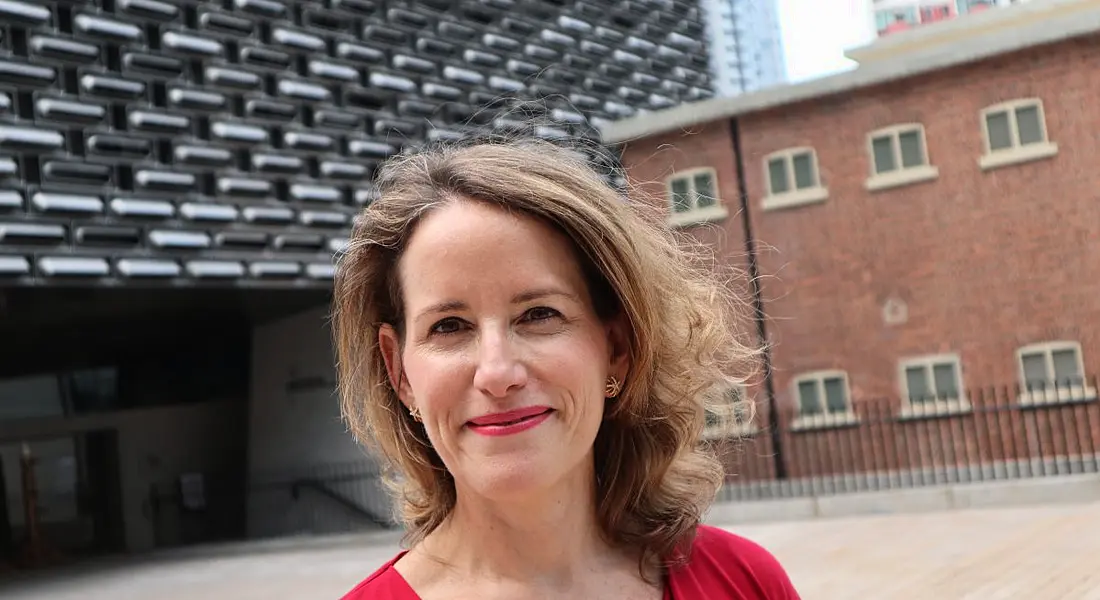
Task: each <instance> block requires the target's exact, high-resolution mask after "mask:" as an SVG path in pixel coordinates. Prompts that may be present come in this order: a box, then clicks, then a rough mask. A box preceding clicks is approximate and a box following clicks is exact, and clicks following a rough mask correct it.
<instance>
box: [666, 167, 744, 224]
mask: <svg viewBox="0 0 1100 600" xmlns="http://www.w3.org/2000/svg"><path fill="white" fill-rule="evenodd" d="M665 189H666V190H667V193H668V203H669V222H670V223H671V224H672V225H689V224H692V223H703V222H707V221H715V220H718V219H724V218H726V216H728V214H729V213H728V211H727V210H726V207H725V206H723V205H722V201H721V199H720V198H719V195H718V173H717V172H716V171H715V170H714V169H713V168H710V167H701V168H698V169H691V170H687V171H679V172H676V173H673V174H672V175H671V176H669V177H668V179H666V180H665Z"/></svg>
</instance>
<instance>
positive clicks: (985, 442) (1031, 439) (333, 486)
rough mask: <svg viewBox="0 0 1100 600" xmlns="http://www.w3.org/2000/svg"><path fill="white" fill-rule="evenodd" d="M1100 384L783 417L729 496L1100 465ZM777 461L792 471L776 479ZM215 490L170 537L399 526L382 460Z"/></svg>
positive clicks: (834, 490) (174, 498)
mask: <svg viewBox="0 0 1100 600" xmlns="http://www.w3.org/2000/svg"><path fill="white" fill-rule="evenodd" d="M1098 387H1100V386H1097V385H1096V382H1095V381H1092V382H1091V383H1088V384H1086V383H1081V384H1078V385H1072V386H1065V387H1062V388H1058V389H1053V390H1052V389H1047V390H1034V389H1033V390H1021V389H1020V388H1015V387H1003V388H986V389H975V390H972V391H971V392H970V393H969V394H967V395H965V396H964V398H965V400H964V401H963V402H961V403H959V402H954V403H952V402H948V403H944V402H942V401H941V402H935V401H933V402H928V403H902V402H900V401H899V400H897V399H875V400H860V399H857V400H856V401H855V402H854V403H853V406H852V409H851V411H850V412H844V413H838V414H833V415H820V416H819V418H818V421H817V422H812V420H811V422H809V423H807V422H806V420H805V419H803V420H802V421H801V422H800V421H798V420H795V419H792V418H790V417H791V415H783V418H781V419H779V421H780V427H779V430H778V432H777V435H774V436H773V435H772V432H771V431H766V430H757V431H756V432H755V433H753V434H751V435H747V436H743V437H740V438H735V439H727V440H722V441H719V442H718V447H719V448H720V450H721V451H722V453H723V459H724V461H725V463H726V464H727V466H728V472H729V475H728V477H727V480H726V483H725V485H724V486H723V488H722V490H721V491H720V493H719V497H718V499H717V500H718V502H748V501H755V500H767V499H778V498H796V497H807V496H822V495H834V494H844V493H852V492H870V491H878V490H890V489H904V488H917V487H925V486H933V485H946V484H966V483H972V482H983V481H1006V480H1015V479H1022V478H1034V477H1049V476H1058V475H1070V474H1081V473H1100V402H1098V401H1097V393H1096V390H1097V389H1098ZM757 422H760V423H764V422H767V415H766V414H759V415H757ZM776 438H778V440H779V442H780V444H779V448H781V450H782V452H781V453H779V454H778V456H777V453H776V451H775V448H776V446H775V445H774V443H773V442H774V441H775V439H776ZM777 459H778V460H780V461H782V465H783V467H784V470H785V471H786V474H787V477H786V478H783V479H779V478H777V477H776V462H777ZM237 481H240V480H239V479H238V480H237ZM211 483H213V482H211ZM206 492H207V494H206V500H205V503H204V504H203V505H202V506H201V507H197V508H192V509H190V510H189V509H188V508H187V506H186V497H185V495H182V494H181V493H180V491H179V490H171V491H170V493H163V492H162V493H161V494H160V495H159V496H154V497H153V498H152V499H153V500H154V501H153V502H152V504H151V507H152V508H153V511H152V515H151V516H152V517H154V521H155V522H156V523H157V525H158V527H157V529H158V545H178V544H186V543H196V542H203V541H215V540H217V539H231V538H235V537H239V536H243V537H248V538H264V537H279V536H287V535H302V534H325V533H339V532H347V531H357V530H358V531H361V530H380V529H385V528H391V527H395V526H396V525H395V524H394V522H393V516H392V505H391V502H390V500H389V498H388V496H387V494H386V491H385V489H384V487H383V484H382V481H381V477H380V474H379V472H378V469H377V466H375V465H374V464H372V463H370V462H369V461H366V460H363V461H355V462H348V463H338V464H328V465H319V466H315V467H311V468H308V469H301V470H295V471H284V472H278V473H266V474H259V475H257V474H254V475H253V478H252V480H251V481H250V482H249V483H248V484H247V485H242V486H240V487H239V488H237V489H230V488H225V487H220V488H219V487H216V486H214V485H210V486H209V487H207V489H206ZM241 519H244V520H246V521H247V523H246V524H242V523H241V522H240V520H241Z"/></svg>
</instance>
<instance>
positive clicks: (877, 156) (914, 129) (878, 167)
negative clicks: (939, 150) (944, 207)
mask: <svg viewBox="0 0 1100 600" xmlns="http://www.w3.org/2000/svg"><path fill="white" fill-rule="evenodd" d="M867 151H868V153H869V154H870V159H871V174H870V176H869V177H868V178H867V182H866V184H865V187H866V188H867V189H868V190H871V191H874V190H882V189H887V188H892V187H898V186H902V185H908V184H911V183H917V182H920V181H928V180H930V179H935V178H936V177H939V174H940V171H939V169H938V168H936V167H933V166H932V165H931V164H929V160H928V146H927V144H926V143H925V136H924V126H923V125H921V124H920V123H905V124H900V125H893V126H891V127H885V128H883V129H878V130H875V131H872V132H871V133H869V134H867Z"/></svg>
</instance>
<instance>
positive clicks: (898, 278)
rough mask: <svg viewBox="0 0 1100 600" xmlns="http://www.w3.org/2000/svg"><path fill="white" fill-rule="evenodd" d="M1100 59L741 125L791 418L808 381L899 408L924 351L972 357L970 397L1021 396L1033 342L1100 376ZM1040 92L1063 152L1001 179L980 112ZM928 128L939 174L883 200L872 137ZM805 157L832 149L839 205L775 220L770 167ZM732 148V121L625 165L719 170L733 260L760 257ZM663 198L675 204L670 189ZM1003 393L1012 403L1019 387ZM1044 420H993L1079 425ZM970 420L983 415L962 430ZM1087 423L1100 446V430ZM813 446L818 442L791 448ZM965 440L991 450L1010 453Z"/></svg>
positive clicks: (781, 389)
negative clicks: (902, 366)
mask: <svg viewBox="0 0 1100 600" xmlns="http://www.w3.org/2000/svg"><path fill="white" fill-rule="evenodd" d="M1098 64H1100V46H1098V45H1097V40H1095V39H1088V40H1078V41H1073V42H1064V43H1060V44H1057V45H1051V46H1047V47H1042V48H1037V49H1034V50H1031V51H1027V52H1021V53H1016V54H1012V55H1005V56H1001V57H998V58H997V59H995V60H990V61H985V62H982V63H978V64H974V65H969V66H965V67H962V68H955V69H951V70H946V71H941V72H938V73H933V74H930V75H926V76H921V77H916V78H909V79H906V80H903V81H898V82H894V83H890V84H887V85H881V86H878V87H874V88H869V89H862V90H853V91H851V92H848V93H846V94H843V95H840V96H834V97H828V98H819V99H815V100H813V101H810V102H803V103H799V104H794V105H786V106H781V107H778V108H774V109H771V110H768V111H765V112H757V113H752V114H747V115H741V116H739V117H738V120H739V123H740V126H741V129H742V149H743V160H744V164H745V169H746V182H745V183H746V188H747V191H748V196H749V213H750V216H751V222H752V226H753V230H754V231H753V233H754V235H755V236H756V237H757V239H758V240H759V246H760V248H761V250H760V254H759V256H760V264H761V275H762V289H763V292H762V293H763V298H764V301H765V311H766V313H767V315H768V318H769V321H768V323H767V326H768V332H769V336H770V338H771V342H772V344H774V347H773V350H772V361H773V365H774V369H775V375H774V384H775V389H776V393H777V402H778V403H779V406H780V408H781V409H782V410H790V411H793V410H794V409H795V406H796V404H797V399H796V398H795V393H794V390H793V388H792V382H793V379H794V378H795V377H796V376H797V375H798V374H800V373H804V372H808V371H816V370H822V369H839V370H844V371H846V372H847V374H848V380H849V384H850V393H851V397H852V400H853V403H854V404H855V406H856V412H857V413H860V411H861V409H860V408H859V407H860V404H861V403H867V402H870V401H871V400H873V399H880V398H887V399H894V401H895V402H897V399H898V398H899V396H900V395H901V390H900V375H899V360H900V359H904V358H908V357H915V356H921V355H932V354H941V353H956V354H958V355H959V357H960V360H961V366H962V383H963V386H964V387H967V388H975V389H976V388H981V387H986V386H993V385H997V386H1005V385H1014V384H1015V383H1016V382H1017V380H1018V378H1019V374H1018V370H1019V367H1018V360H1017V357H1016V350H1017V348H1019V347H1020V346H1023V345H1026V344H1032V343H1040V342H1047V341H1055V340H1067V341H1075V342H1079V343H1080V344H1081V350H1082V356H1083V361H1084V367H1085V372H1086V374H1095V373H1097V372H1098V371H1100V369H1098V368H1097V366H1098V365H1100V328H1098V327H1097V325H1100V301H1098V300H1097V297H1098V295H1100V253H1097V252H1095V251H1092V249H1091V248H1090V245H1091V244H1100V185H1098V184H1100V170H1098V169H1097V167H1096V156H1097V155H1098V150H1100V136H1097V132H1096V130H1097V125H1098V124H1100V105H1097V104H1096V103H1095V102H1094V101H1093V100H1092V99H1094V98H1096V97H1097V96H1098V95H1100V75H1097V74H1096V73H1097V70H1096V66H1097V65H1098ZM1024 97H1038V98H1040V99H1041V100H1042V102H1043V105H1044V110H1045V123H1046V128H1047V133H1048V137H1049V139H1050V141H1051V142H1054V143H1056V144H1057V145H1058V148H1059V150H1058V153H1057V155H1056V156H1053V157H1051V158H1046V159H1042V160H1036V161H1032V162H1027V163H1022V164H1015V165H1011V166H1004V167H1000V168H996V169H990V170H983V169H982V168H980V166H979V162H978V161H979V158H980V157H981V155H982V153H983V137H982V119H981V117H980V111H981V110H982V109H983V108H984V107H986V106H989V105H992V104H996V103H1000V102H1005V101H1010V100H1014V99H1018V98H1024ZM911 122H912V123H921V124H922V125H923V126H924V128H925V142H926V146H927V149H928V155H929V160H930V163H931V165H933V166H935V167H937V168H938V169H939V175H938V177H937V178H936V179H933V180H931V181H927V182H923V183H916V184H911V185H907V186H903V187H897V188H892V189H886V190H881V191H868V190H867V189H866V188H865V180H866V179H867V177H868V175H869V174H870V169H871V166H870V157H869V153H868V150H867V147H868V141H867V134H868V133H869V132H871V131H873V130H875V129H878V128H881V127H886V126H890V125H894V124H899V123H911ZM795 146H810V147H813V148H814V149H815V150H816V153H817V159H818V168H819V171H820V174H821V180H822V185H823V186H825V187H826V188H828V191H829V196H828V199H827V200H825V201H824V202H822V203H818V204H811V205H806V206H800V207H795V208H788V209H782V210H764V209H763V208H762V200H763V198H764V197H765V196H766V193H767V192H766V180H765V177H766V174H765V166H764V157H765V156H767V155H768V154H770V153H772V152H775V151H778V150H782V149H784V148H790V147H795ZM731 148H732V144H731V142H730V139H729V124H728V122H725V121H723V122H714V123H710V124H706V125H700V126H697V127H695V128H693V131H692V132H691V133H690V134H674V135H664V136H658V137H654V138H651V139H646V140H639V141H636V142H632V143H630V144H628V145H627V146H626V150H625V152H624V154H623V162H624V164H625V165H626V166H627V167H628V169H629V173H630V175H631V177H632V178H633V179H634V180H635V181H649V180H654V179H659V178H658V177H657V175H658V174H661V173H666V172H668V171H671V170H673V169H682V168H685V167H687V166H700V165H709V166H713V167H714V168H716V169H717V170H718V173H719V178H720V179H721V180H722V198H723V200H724V201H725V202H726V203H727V205H729V206H730V208H731V217H730V218H728V219H726V220H725V221H724V222H721V223H719V225H720V227H721V229H722V231H723V233H725V235H726V238H727V240H726V244H725V245H724V246H723V249H725V248H728V247H729V245H730V241H731V240H733V239H735V238H736V239H737V240H738V242H739V245H738V246H737V250H738V252H740V253H741V254H740V255H741V258H742V259H743V257H744V249H743V248H744V246H743V244H740V242H741V240H743V231H742V229H743V228H742V223H741V220H740V218H734V216H733V215H732V212H733V210H734V209H735V208H737V209H739V206H735V204H733V203H731V202H730V201H731V199H733V198H736V197H737V196H736V192H735V191H734V192H733V193H730V191H729V190H730V188H733V187H735V163H734V156H733V154H732V150H731ZM645 189H647V190H652V191H654V192H655V194H656V195H657V197H659V198H662V199H663V198H664V196H663V190H662V189H660V187H659V186H649V187H646V188H645ZM706 235H709V234H699V237H700V238H701V239H707V238H705V236H706ZM888 302H889V303H891V304H894V305H903V306H904V307H905V309H906V311H905V312H907V318H906V319H904V320H903V322H895V323H893V324H888V323H887V322H886V320H885V319H884V307H885V306H886V305H887V303H888ZM972 395H976V392H975V393H974V394H972ZM1001 396H1002V395H1001V394H999V395H998V397H1001ZM1003 396H1004V397H1005V398H1006V400H1005V401H1006V402H1009V401H1010V400H1009V399H1008V398H1009V396H1012V397H1013V398H1014V397H1015V394H1014V393H1012V394H1004V395H1003ZM972 402H978V401H977V400H975V399H972ZM1044 410H1050V411H1051V415H1052V416H1046V417H1044V416H1038V417H1034V418H1033V419H1032V424H1030V425H1028V424H1027V423H1024V422H1023V421H1020V422H1019V423H1016V424H1015V425H1014V424H1012V423H1011V422H1009V423H1007V424H996V423H993V422H990V423H985V422H984V421H983V423H985V425H983V426H988V427H994V428H996V429H998V432H999V433H998V435H1004V436H1006V437H1013V436H1015V437H1019V436H1023V437H1022V438H1020V439H1021V440H1022V442H1021V443H1022V444H1025V445H1026V443H1027V439H1026V438H1027V436H1028V435H1031V437H1032V438H1035V436H1034V435H1033V434H1029V433H1028V430H1029V428H1030V430H1036V428H1038V429H1039V430H1043V429H1049V428H1050V427H1058V426H1061V425H1059V423H1063V422H1066V423H1073V419H1062V418H1061V417H1058V416H1056V415H1054V413H1056V412H1057V411H1055V410H1054V409H1044ZM966 418H972V419H973V417H959V418H956V420H959V421H960V422H961V420H962V419H966ZM1028 418H1031V416H1028ZM1084 427H1085V429H1086V430H1089V432H1090V436H1091V438H1092V439H1100V423H1096V422H1093V423H1087V422H1086V423H1085V425H1084ZM861 429H862V428H861ZM979 429H981V428H975V429H974V430H975V431H977V430H979ZM851 431H852V434H853V435H856V436H857V437H858V436H862V438H861V439H864V442H861V443H864V444H867V446H866V447H863V448H860V449H859V450H858V451H853V452H852V455H853V456H856V455H861V454H868V455H872V456H873V455H875V454H876V452H877V453H878V454H882V451H881V444H882V443H886V442H883V441H882V440H886V439H888V438H890V436H892V435H903V434H902V433H896V434H889V435H885V434H884V435H883V437H882V438H881V439H880V440H879V441H877V442H874V441H872V440H870V438H871V437H874V436H869V435H867V432H866V431H863V433H860V429H857V430H851ZM913 431H916V428H910V432H909V433H905V434H904V435H916V436H918V437H919V436H924V437H923V438H921V439H928V436H930V435H931V432H932V430H931V429H929V430H928V433H925V434H921V433H919V432H917V433H913ZM811 435H813V434H811ZM876 435H877V434H876ZM937 437H942V436H940V435H937ZM1051 439H1054V440H1056V439H1057V436H1054V438H1051ZM800 443H801V444H805V443H806V442H805V437H804V438H803V441H801V442H800V441H797V440H793V439H792V440H790V442H789V443H788V445H787V447H788V448H790V447H792V444H793V445H798V444H800ZM891 443H892V442H891ZM961 443H962V444H963V445H964V446H965V445H966V444H971V445H974V446H975V447H974V448H971V450H972V451H973V452H975V453H980V454H982V455H986V456H991V455H998V454H1005V452H996V451H992V450H991V451H989V452H985V451H981V449H980V448H978V447H977V446H978V445H980V444H977V442H975V441H973V440H971V441H969V442H967V441H964V442H961ZM1051 443H1054V442H1051ZM876 444H877V445H876ZM888 445H889V443H888ZM987 446H988V444H987ZM876 449H877V450H876ZM806 451H811V449H809V448H807V450H806ZM813 451H814V452H819V450H813ZM965 454H966V453H965V452H963V453H961V455H965ZM853 460H854V459H853ZM891 462H895V463H896V462H897V461H891Z"/></svg>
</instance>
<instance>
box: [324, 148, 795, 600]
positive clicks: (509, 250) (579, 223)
mask: <svg viewBox="0 0 1100 600" xmlns="http://www.w3.org/2000/svg"><path fill="white" fill-rule="evenodd" d="M378 185H379V191H380V195H379V198H378V199H377V200H376V201H375V202H373V203H372V204H371V205H370V206H369V207H368V208H366V209H365V210H364V212H363V214H362V215H361V216H360V218H359V220H358V222H357V224H356V227H355V229H354V231H353V234H352V239H351V242H350V244H349V246H348V249H347V252H346V254H345V255H344V257H343V258H342V260H341V264H340V265H339V269H338V272H337V279H336V294H335V303H334V311H335V312H334V324H335V331H336V337H337V351H338V363H339V374H340V392H341V401H342V408H343V412H344V416H345V418H346V420H347V421H348V423H349V426H350V427H351V429H352V431H353V432H354V434H355V435H356V437H357V438H358V440H359V441H360V442H362V443H364V444H366V445H368V446H370V447H372V448H374V449H375V450H376V451H377V452H378V453H379V454H380V455H381V456H382V457H383V459H384V461H385V462H386V463H387V465H388V466H389V467H390V470H391V471H392V472H393V474H394V475H395V477H394V478H393V481H392V485H393V489H394V491H395V497H396V499H397V501H398V505H399V509H400V513H401V514H400V516H401V518H402V520H403V522H404V524H405V526H406V528H407V530H408V535H407V542H408V545H409V549H408V550H407V551H403V552H401V553H400V554H399V555H398V556H397V557H395V558H394V559H393V560H392V561H390V562H389V563H387V564H385V565H382V566H381V568H379V569H378V570H377V571H376V572H375V573H373V574H372V575H370V576H369V577H368V578H367V579H366V580H364V581H363V583H362V584H360V585H359V586H358V587H357V588H356V589H355V590H353V591H352V592H350V593H349V594H348V596H347V599H349V600H350V599H366V598H370V599H394V600H414V599H418V598H419V599H424V600H431V599H435V598H468V597H474V596H476V597H480V598H509V599H513V598H571V599H572V598H630V599H647V598H653V599H659V598H677V599H681V598H797V594H796V593H795V591H794V589H793V588H792V586H791V584H790V581H789V579H788V578H787V576H786V574H785V573H784V572H783V570H782V568H781V567H780V566H779V565H778V564H777V563H776V561H775V559H774V558H773V557H772V556H771V555H770V554H768V553H767V552H766V551H764V550H763V549H762V548H760V547H759V546H756V545H755V544H753V543H752V542H749V541H747V540H744V539H742V538H740V537H737V536H735V535H733V534H730V533H727V532H725V531H722V530H719V529H713V528H710V527H706V526H703V525H701V524H700V522H701V518H702V515H703V514H704V512H705V511H706V510H707V508H708V506H709V504H710V502H711V501H712V499H713V498H714V496H715V492H716V490H717V488H718V486H719V485H720V484H721V481H722V478H723V471H722V467H721V465H720V463H719V462H718V460H717V459H716V457H715V456H714V455H713V453H712V452H711V450H710V449H709V448H708V447H707V446H706V445H704V444H701V442H700V438H701V434H702V431H703V427H704V425H705V422H706V417H705V414H706V413H705V408H706V407H707V405H708V404H709V403H711V402H721V401H722V398H723V397H724V394H725V393H726V392H727V390H728V389H730V386H731V385H733V384H735V383H738V382H739V381H738V379H737V378H736V377H733V376H732V373H734V372H736V371H737V370H738V369H739V368H742V367H743V366H744V363H745V361H747V360H749V359H750V358H751V357H752V355H753V352H752V351H751V349H749V348H747V347H745V346H744V345H742V344H740V343H739V342H738V341H737V340H738V336H737V335H736V333H737V332H736V328H735V327H736V323H735V321H734V319H733V318H732V315H733V314H735V311H733V310H731V309H732V307H733V306H734V303H733V302H732V300H731V298H730V296H729V294H728V292H727V291H726V290H725V288H724V287H723V286H722V285H721V284H720V283H717V282H716V278H715V275H714V273H713V272H712V271H709V270H708V269H707V268H706V266H705V265H703V264H702V263H700V262H699V261H696V260H694V259H693V255H692V253H691V252H689V251H688V249H687V247H686V246H684V245H682V244H679V243H678V242H677V239H676V238H675V237H674V236H673V234H672V232H670V231H669V230H668V229H667V228H665V226H664V225H662V224H661V223H662V220H661V219H660V218H658V217H655V216H646V215H645V212H644V211H642V210H640V209H639V207H638V206H637V205H634V204H631V203H628V202H624V201H623V200H624V198H623V197H622V195H621V194H620V193H619V192H618V191H616V190H614V189H613V188H611V187H610V186H608V185H607V184H605V183H604V181H603V180H602V179H601V178H600V177H599V175H597V174H596V173H595V172H594V171H592V170H591V169H590V168H589V167H588V166H587V165H586V164H585V163H584V162H582V161H581V160H580V159H578V158H577V157H576V156H575V154H574V153H572V152H570V151H569V150H568V149H565V148H562V147H559V146H556V145H552V144H550V143H547V142H539V141H533V140H526V139H512V140H503V141H502V140H493V141H482V142H468V143H464V144H458V145H450V146H435V147H430V148H426V149H421V150H419V151H416V152H410V153H407V154H404V155H401V156H398V157H396V158H394V159H392V160H391V161H390V162H389V163H387V164H386V165H384V167H383V168H382V169H381V171H380V174H379V179H378Z"/></svg>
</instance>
